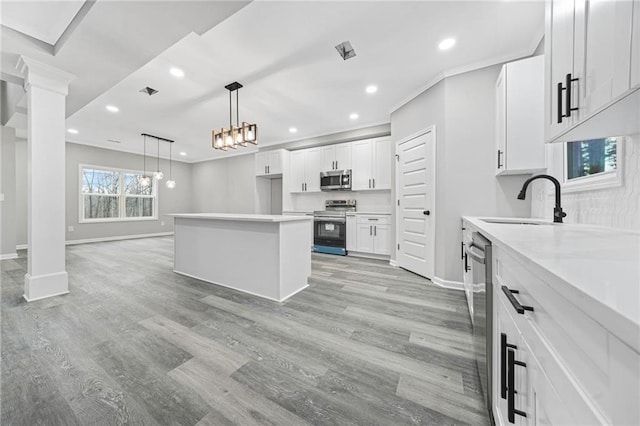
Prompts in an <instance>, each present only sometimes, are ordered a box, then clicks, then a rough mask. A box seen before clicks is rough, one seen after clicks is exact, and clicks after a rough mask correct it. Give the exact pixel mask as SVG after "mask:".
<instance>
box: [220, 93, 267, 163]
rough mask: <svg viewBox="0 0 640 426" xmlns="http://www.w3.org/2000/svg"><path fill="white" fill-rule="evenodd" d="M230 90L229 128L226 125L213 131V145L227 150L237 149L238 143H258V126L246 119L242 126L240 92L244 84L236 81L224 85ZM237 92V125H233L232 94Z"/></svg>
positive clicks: (241, 144)
mask: <svg viewBox="0 0 640 426" xmlns="http://www.w3.org/2000/svg"><path fill="white" fill-rule="evenodd" d="M224 88H225V89H227V90H228V91H229V128H228V129H225V128H224V127H223V128H222V129H220V130H219V131H216V130H213V131H212V132H211V145H212V147H213V149H219V150H222V151H227V150H228V149H229V148H231V149H236V148H237V147H238V145H240V146H247V145H248V144H253V145H257V144H258V126H257V125H256V124H250V123H247V122H245V121H243V122H242V126H240V114H239V111H240V105H239V95H238V92H239V90H240V89H241V88H242V84H240V83H238V82H237V81H234V82H233V83H230V84H227V85H226V86H224ZM233 92H236V125H235V126H234V125H233V107H232V96H231V94H232V93H233Z"/></svg>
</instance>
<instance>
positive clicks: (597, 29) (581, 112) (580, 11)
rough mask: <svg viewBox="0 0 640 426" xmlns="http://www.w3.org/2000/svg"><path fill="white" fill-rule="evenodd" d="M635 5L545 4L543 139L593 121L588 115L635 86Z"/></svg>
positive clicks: (615, 1)
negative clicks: (633, 30)
mask: <svg viewBox="0 0 640 426" xmlns="http://www.w3.org/2000/svg"><path fill="white" fill-rule="evenodd" d="M636 3H637V0H634V1H633V2H632V1H630V0H551V1H549V2H547V13H546V27H545V57H546V73H545V74H546V77H545V80H546V84H545V93H546V100H545V139H546V141H555V140H556V139H558V140H566V139H567V138H558V136H560V135H561V134H564V133H568V132H569V130H573V128H574V127H576V126H578V125H580V124H582V123H583V122H584V121H585V120H586V119H588V120H589V122H590V123H589V124H592V123H593V122H594V121H592V118H591V117H593V116H594V115H595V116H597V115H598V113H600V111H601V110H603V108H605V107H606V108H608V107H610V106H611V103H612V101H614V100H620V99H622V98H623V97H624V96H623V95H625V94H627V93H628V92H629V90H630V89H631V88H632V87H634V84H637V81H638V80H637V79H638V77H637V74H638V72H639V71H638V70H637V65H636V66H634V60H635V61H637V59H635V57H637V55H638V53H637V51H638V50H639V49H637V46H638V45H637V44H635V45H633V44H632V39H635V38H637V37H639V36H637V35H635V34H632V29H633V27H632V25H633V22H634V20H637V19H638V18H637V17H636V16H635V13H636V10H634V8H635V6H636ZM635 9H637V8H635ZM634 73H635V75H634ZM630 81H631V82H632V83H631V84H630ZM616 102H617V101H616ZM625 108H626V107H625ZM617 115H621V114H620V113H618V114H617ZM603 120H604V121H607V119H606V118H603ZM623 125H624V124H623V122H621V124H620V126H623ZM613 132H614V133H616V131H615V129H613ZM600 136H607V135H600Z"/></svg>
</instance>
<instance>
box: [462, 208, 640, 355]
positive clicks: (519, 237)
mask: <svg viewBox="0 0 640 426" xmlns="http://www.w3.org/2000/svg"><path fill="white" fill-rule="evenodd" d="M463 219H464V220H466V221H467V222H468V223H469V224H470V225H471V226H472V227H473V228H477V230H478V231H480V233H481V234H483V235H484V236H485V237H487V238H488V239H490V240H491V242H492V243H493V244H496V245H498V246H500V247H501V248H504V249H505V250H507V251H509V252H510V253H511V254H513V255H515V256H516V257H517V258H518V259H519V260H520V262H522V264H523V265H524V266H526V267H527V268H528V269H530V270H531V271H532V272H534V273H536V275H538V276H539V277H540V278H542V279H543V280H545V281H546V282H547V283H548V284H549V285H551V286H553V287H554V289H555V290H556V291H558V292H559V293H560V294H562V295H563V296H564V297H566V298H567V299H569V300H571V301H573V302H574V303H576V305H578V306H579V307H581V308H582V309H583V310H584V311H585V312H587V313H588V314H589V315H590V316H591V317H593V318H594V319H595V320H597V321H598V322H600V323H601V324H602V325H603V326H604V327H606V328H607V329H609V330H610V331H611V332H613V333H614V334H616V335H617V336H618V337H619V338H620V339H621V340H623V341H625V342H626V343H627V344H628V345H629V346H631V347H633V348H634V349H635V350H636V351H637V352H640V232H634V231H626V230H620V229H613V228H604V227H598V226H589V225H577V224H554V223H551V222H545V221H539V220H530V219H505V220H511V221H514V222H515V223H509V224H504V223H488V222H485V221H483V220H482V219H487V220H501V219H503V218H477V217H463ZM527 221H531V222H535V223H537V225H530V224H523V222H524V223H526V222H527ZM517 222H520V223H517Z"/></svg>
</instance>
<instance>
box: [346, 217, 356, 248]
mask: <svg viewBox="0 0 640 426" xmlns="http://www.w3.org/2000/svg"><path fill="white" fill-rule="evenodd" d="M357 241H358V223H357V220H356V215H355V214H347V252H349V251H356V250H357V249H358V246H357V244H356V242H357Z"/></svg>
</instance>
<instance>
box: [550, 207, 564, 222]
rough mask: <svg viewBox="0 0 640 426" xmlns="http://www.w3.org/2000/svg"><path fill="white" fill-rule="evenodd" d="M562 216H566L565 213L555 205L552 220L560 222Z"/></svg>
mask: <svg viewBox="0 0 640 426" xmlns="http://www.w3.org/2000/svg"><path fill="white" fill-rule="evenodd" d="M563 217H567V214H566V213H565V212H563V211H562V208H560V207H556V208H554V209H553V221H554V222H555V223H562V218H563Z"/></svg>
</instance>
